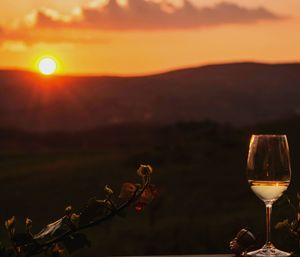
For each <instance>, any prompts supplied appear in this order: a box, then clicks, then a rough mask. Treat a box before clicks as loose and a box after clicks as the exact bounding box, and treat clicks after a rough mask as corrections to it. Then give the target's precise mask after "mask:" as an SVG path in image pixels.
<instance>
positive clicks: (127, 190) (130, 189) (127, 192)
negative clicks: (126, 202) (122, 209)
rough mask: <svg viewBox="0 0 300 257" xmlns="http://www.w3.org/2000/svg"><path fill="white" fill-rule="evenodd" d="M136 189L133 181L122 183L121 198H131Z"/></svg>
mask: <svg viewBox="0 0 300 257" xmlns="http://www.w3.org/2000/svg"><path fill="white" fill-rule="evenodd" d="M136 190H137V187H136V185H134V184H132V183H129V182H127V183H124V184H123V185H122V188H121V192H120V195H119V198H122V199H130V198H131V197H132V196H133V195H134V193H135V192H136Z"/></svg>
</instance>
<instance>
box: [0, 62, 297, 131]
mask: <svg viewBox="0 0 300 257" xmlns="http://www.w3.org/2000/svg"><path fill="white" fill-rule="evenodd" d="M299 74H300V64H272V65H271V64H259V63H232V64H220V65H208V66H202V67H197V68H189V69H182V70H176V71H171V72H167V73H162V74H157V75H151V76H140V77H109V76H102V77H76V76H56V77H42V76H41V75H39V74H35V73H31V72H27V71H8V70H2V71H0V127H2V128H3V127H4V128H18V129H25V130H32V131H36V130H37V131H48V130H67V131H69V130H84V129H91V128H95V127H101V126H106V125H113V124H124V123H145V124H172V123H176V122H178V121H199V120H204V119H209V120H215V121H217V122H220V123H227V122H228V123H232V124H234V125H246V124H254V123H257V122H261V121H268V120H275V119H280V118H283V117H287V116H291V115H298V113H299V112H300V101H299V100H300V76H299Z"/></svg>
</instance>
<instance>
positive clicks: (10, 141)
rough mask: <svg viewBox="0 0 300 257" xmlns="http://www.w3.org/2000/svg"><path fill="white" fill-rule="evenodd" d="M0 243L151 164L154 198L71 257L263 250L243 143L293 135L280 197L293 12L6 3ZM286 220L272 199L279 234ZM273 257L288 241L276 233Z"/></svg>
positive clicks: (0, 81)
mask: <svg viewBox="0 0 300 257" xmlns="http://www.w3.org/2000/svg"><path fill="white" fill-rule="evenodd" d="M0 6H1V8H0V14H1V15H0V57H1V58H0V68H1V70H0V203H1V209H0V224H2V225H1V226H0V241H2V242H4V243H7V236H6V232H5V228H4V221H5V219H7V218H9V217H11V216H12V215H16V218H17V221H18V229H19V230H23V229H25V228H24V227H25V225H24V220H25V218H26V217H30V218H31V219H32V220H33V231H34V232H38V231H39V230H40V229H42V228H43V227H44V226H45V225H46V224H48V223H50V222H52V221H55V220H56V219H58V218H60V217H61V216H63V214H64V208H65V207H66V206H67V205H72V206H73V207H74V209H79V208H80V207H82V206H83V205H85V203H86V201H87V200H88V199H89V198H91V197H93V196H97V197H98V198H99V199H101V198H102V197H103V196H104V195H103V188H104V185H106V184H109V185H111V187H112V188H114V190H115V191H116V192H118V190H119V189H120V187H121V185H122V183H123V182H128V181H132V182H134V181H137V177H136V169H137V168H138V167H139V164H141V163H142V164H151V165H152V166H153V169H154V174H153V182H154V183H155V184H156V185H157V187H158V188H159V197H158V198H157V199H156V200H155V201H154V202H153V203H152V204H151V205H150V206H148V207H146V208H145V209H144V210H143V212H141V213H138V212H136V211H135V209H134V208H131V209H129V210H128V211H127V215H126V217H124V218H121V217H117V218H115V219H113V220H111V221H109V222H107V223H105V224H103V225H101V226H99V227H95V228H92V229H89V230H88V231H87V236H88V238H89V239H90V240H91V243H92V246H91V247H90V248H84V249H82V250H80V251H79V252H77V253H75V254H74V256H98V255H101V256H102V255H103V256H104V255H105V256H106V255H156V254H200V253H224V252H229V249H228V244H229V241H230V240H231V239H232V238H233V237H234V236H235V234H236V233H237V232H238V231H239V230H240V229H241V228H243V227H246V228H249V229H250V230H251V231H252V232H253V233H254V234H255V235H256V236H257V238H258V241H259V243H261V244H262V243H263V242H264V238H265V233H264V231H265V228H264V227H265V213H264V211H265V210H264V204H263V202H262V201H261V200H259V199H258V198H257V197H256V196H255V195H254V194H253V193H252V192H251V190H250V188H249V186H248V182H247V178H246V171H245V168H246V158H247V151H248V144H249V140H250V137H251V134H253V133H255V134H260V133H270V134H277V133H279V134H287V136H288V140H289V144H290V150H291V161H292V182H291V186H290V187H289V189H288V195H289V197H290V199H291V201H292V202H295V204H297V203H296V194H297V191H299V185H298V182H297V181H298V180H299V175H298V172H297V171H298V169H299V165H300V163H299V161H298V155H299V154H300V136H299V130H300V118H299V114H300V104H299V103H300V101H299V100H300V87H299V85H300V77H299V74H300V64H298V63H297V61H298V60H299V59H300V52H299V48H298V45H299V43H300V36H299V33H297V28H298V26H299V21H300V20H299V17H298V16H297V15H298V13H299V10H300V5H299V2H297V1H296V0H288V1H284V3H283V2H281V1H269V0H268V1H259V0H255V1H251V3H250V1H242V0H231V1H228V2H222V1H217V0H216V1H204V0H203V1H200V0H199V1H197V0H190V1H187V0H186V1H175V0H174V1H171V0H170V1H144V0H130V1H129V0H128V1H114V0H110V1H104V0H103V1H101V0H94V1H83V0H82V1H80V0H72V1H68V3H66V2H65V1H64V3H62V1H47V0H41V1H39V3H37V2H36V1H31V0H22V1H20V3H19V5H17V6H16V5H15V4H12V3H11V2H9V1H4V2H1V4H0ZM294 216H295V212H294V210H293V208H292V207H291V206H289V204H288V203H287V201H286V199H285V197H282V198H281V199H280V200H279V201H278V202H277V203H276V204H275V205H274V215H273V227H274V225H275V224H276V222H278V221H281V220H283V219H285V218H293V217H294ZM274 242H275V244H276V246H278V248H282V249H285V250H290V249H293V248H294V247H295V246H296V243H297V242H295V241H293V240H292V239H291V238H289V237H288V236H287V235H286V234H284V233H282V232H280V231H274Z"/></svg>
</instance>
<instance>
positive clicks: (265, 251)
mask: <svg viewBox="0 0 300 257" xmlns="http://www.w3.org/2000/svg"><path fill="white" fill-rule="evenodd" d="M247 177H248V182H249V185H250V187H251V189H252V191H253V192H254V193H255V194H256V196H257V197H258V198H260V199H261V200H262V201H263V202H264V203H265V205H266V223H267V224H266V229H267V230H266V243H265V245H264V246H263V247H262V248H261V249H258V250H255V251H252V252H249V253H247V255H248V256H262V257H263V256H270V257H271V256H272V257H273V256H274V257H275V256H290V253H287V252H284V251H281V250H278V249H276V248H275V246H274V245H273V244H272V242H271V213H272V204H273V203H274V202H275V201H276V200H277V199H278V198H279V197H280V196H281V195H282V194H283V192H284V191H285V190H286V189H287V188H288V186H289V183H290V179H291V167H290V156H289V146H288V141H287V137H286V135H252V137H251V140H250V145H249V152H248V159H247Z"/></svg>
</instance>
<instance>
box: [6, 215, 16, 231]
mask: <svg viewBox="0 0 300 257" xmlns="http://www.w3.org/2000/svg"><path fill="white" fill-rule="evenodd" d="M15 225H16V217H15V216H12V217H11V218H10V219H8V220H6V221H5V227H6V229H7V230H10V229H12V228H14V227H15Z"/></svg>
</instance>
